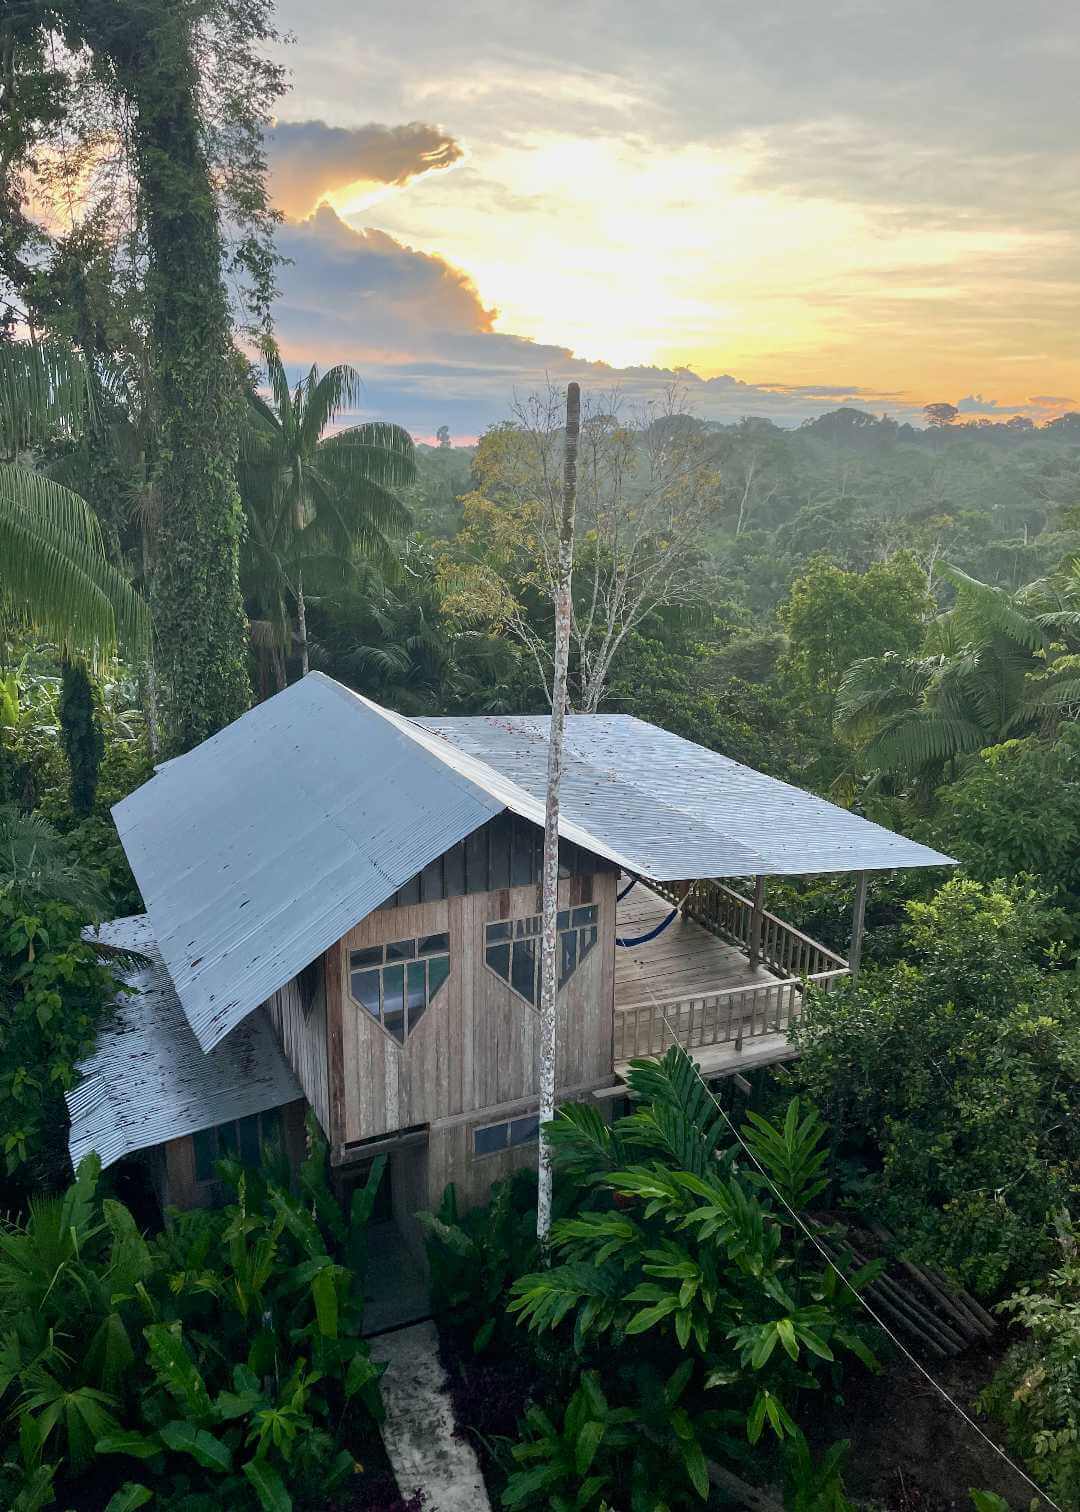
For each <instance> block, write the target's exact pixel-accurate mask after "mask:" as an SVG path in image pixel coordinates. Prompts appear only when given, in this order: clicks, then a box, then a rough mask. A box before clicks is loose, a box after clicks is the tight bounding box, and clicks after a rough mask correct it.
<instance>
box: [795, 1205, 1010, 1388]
mask: <svg viewBox="0 0 1080 1512" xmlns="http://www.w3.org/2000/svg"><path fill="white" fill-rule="evenodd" d="M821 1238H822V1242H823V1243H824V1245H825V1248H826V1249H827V1250H828V1251H829V1253H830V1254H831V1255H832V1258H833V1259H834V1260H835V1261H836V1263H837V1264H838V1265H840V1267H841V1269H844V1268H845V1265H844V1262H845V1261H846V1262H847V1264H848V1266H850V1265H852V1264H853V1265H855V1266H859V1267H861V1266H863V1265H867V1264H869V1262H870V1261H872V1260H877V1259H884V1261H885V1269H884V1270H883V1271H882V1273H881V1275H880V1276H879V1277H878V1278H877V1280H875V1281H872V1282H871V1283H870V1284H869V1285H868V1286H866V1287H864V1288H863V1290H862V1292H861V1295H862V1296H863V1297H865V1298H866V1301H867V1302H868V1303H869V1304H870V1306H871V1307H872V1308H873V1310H874V1311H875V1313H877V1314H878V1316H879V1317H880V1318H881V1320H882V1322H884V1323H885V1324H887V1325H888V1327H889V1328H890V1329H891V1330H892V1332H893V1333H895V1334H896V1335H897V1336H898V1337H899V1338H900V1339H901V1340H902V1341H903V1342H904V1343H905V1344H906V1345H907V1346H908V1348H909V1349H912V1350H914V1351H915V1352H916V1353H919V1354H923V1355H930V1356H932V1357H933V1358H935V1359H939V1360H948V1359H952V1358H953V1357H954V1356H955V1355H958V1354H961V1353H962V1352H963V1351H964V1350H965V1349H968V1348H970V1346H971V1345H973V1344H979V1343H986V1342H987V1341H989V1340H990V1339H992V1338H993V1337H994V1335H995V1333H996V1331H997V1323H996V1321H995V1320H994V1318H993V1317H992V1316H991V1314H990V1313H988V1312H987V1310H986V1308H985V1307H983V1306H982V1304H981V1303H979V1302H977V1301H976V1299H975V1298H974V1297H973V1296H971V1294H970V1293H969V1292H966V1291H965V1290H964V1289H963V1287H958V1286H956V1285H954V1284H953V1283H951V1282H949V1281H946V1280H945V1278H944V1277H943V1276H941V1275H939V1274H938V1273H937V1272H936V1271H934V1270H931V1269H930V1268H929V1267H927V1266H924V1265H916V1264H915V1263H914V1262H913V1261H911V1260H905V1259H903V1258H902V1257H900V1256H898V1255H897V1253H896V1250H897V1247H898V1246H897V1241H896V1238H895V1235H893V1234H890V1233H889V1232H888V1230H887V1229H884V1228H882V1227H881V1226H880V1225H879V1224H870V1225H868V1226H867V1227H865V1228H863V1227H861V1226H859V1225H857V1224H854V1223H849V1222H842V1223H841V1224H839V1225H838V1224H837V1223H836V1222H835V1221H833V1222H831V1223H829V1224H828V1226H827V1229H826V1231H825V1232H823V1233H822V1235H821Z"/></svg>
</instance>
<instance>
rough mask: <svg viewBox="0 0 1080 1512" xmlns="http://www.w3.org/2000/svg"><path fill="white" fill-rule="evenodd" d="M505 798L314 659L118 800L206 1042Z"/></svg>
mask: <svg viewBox="0 0 1080 1512" xmlns="http://www.w3.org/2000/svg"><path fill="white" fill-rule="evenodd" d="M504 806H505V805H504V802H503V800H502V799H500V798H497V797H493V796H492V794H491V793H489V792H487V791H485V790H484V789H483V788H482V787H480V786H478V785H477V784H476V783H475V782H474V781H472V780H470V779H469V778H467V777H465V776H463V775H461V774H460V773H458V772H457V771H455V770H454V767H453V764H452V763H448V762H445V761H436V760H433V759H432V757H431V755H430V753H428V752H427V751H426V749H425V747H424V745H423V744H422V743H421V742H420V740H419V739H417V738H410V736H409V734H408V732H407V730H405V729H403V728H402V727H401V725H400V724H399V723H397V722H395V721H393V720H390V719H388V718H385V717H383V716H382V713H381V711H379V710H377V708H376V706H375V705H372V704H368V703H366V702H365V701H364V700H362V699H360V698H357V696H356V695H355V694H353V693H350V692H349V690H348V689H346V688H343V687H341V686H340V684H338V683H335V682H334V681H333V680H332V679H330V678H327V677H322V676H320V675H319V674H313V675H312V676H309V677H305V678H304V679H303V680H302V681H301V682H298V683H294V684H293V686H292V687H290V688H287V689H286V690H285V691H284V692H283V693H279V694H277V695H276V696H275V697H274V698H271V699H268V700H267V701H266V702H265V703H262V704H259V705H257V706H256V707H255V708H253V709H251V710H249V711H248V713H246V714H244V715H243V716H242V717H241V718H240V719H238V720H236V721H235V722H234V723H233V724H231V725H228V726H227V727H226V728H225V729H224V730H221V731H219V732H218V734H216V735H214V736H212V737H211V739H209V740H207V741H205V742H204V743H203V744H202V745H200V746H197V747H196V748H195V750H193V751H189V752H188V753H187V754H186V755H185V756H183V757H181V758H180V759H179V760H176V761H171V762H168V763H167V764H166V765H165V766H163V767H162V769H161V771H159V772H158V773H157V774H156V775H155V776H153V777H151V779H150V780H149V782H146V783H144V784H143V786H142V787H141V788H138V789H137V790H136V791H135V792H134V793H132V794H131V795H130V796H129V797H127V798H125V799H124V800H123V802H121V803H118V804H117V805H116V807H115V808H114V809H113V817H114V818H115V820H116V827H117V829H118V831H119V833H120V839H121V841H122V843H123V846H124V850H125V852H126V853H127V857H128V861H129V862H130V863H131V869H132V871H133V872H134V873H135V878H136V881H137V882H138V884H139V887H140V889H141V891H142V895H143V898H144V900H145V902H146V907H147V912H148V913H149V915H150V920H151V923H152V925H153V929H154V934H155V935H156V937H157V942H158V948H159V950H160V951H161V955H162V957H163V959H164V961H165V964H166V965H167V966H168V968H169V972H170V974H171V975H172V979H173V983H174V985H175V987H176V991H177V994H178V995H179V998H180V1001H181V1003H182V1005H183V1008H184V1012H185V1013H186V1014H187V1018H188V1022H189V1023H190V1024H191V1027H192V1029H193V1030H194V1031H195V1036H196V1038H197V1039H198V1041H199V1044H200V1045H201V1046H202V1048H203V1049H204V1050H210V1049H212V1048H213V1046H214V1045H216V1044H218V1043H219V1041H220V1040H222V1039H223V1038H224V1036H225V1035H226V1034H228V1033H229V1031H230V1030H231V1029H233V1028H234V1027H235V1026H236V1025H237V1024H238V1023H240V1022H241V1020H242V1019H244V1018H246V1017H247V1015H248V1014H249V1013H250V1012H251V1011H252V1009H254V1008H257V1007H258V1006H259V1004H260V1003H264V1002H265V1001H266V1000H267V998H269V997H270V996H271V994H272V993H274V992H276V991H277V989H278V988H279V987H281V986H283V985H284V983H285V982H287V981H289V980H290V978H292V977H294V976H295V975H296V974H297V972H299V971H301V970H302V969H303V968H304V967H305V966H306V965H307V964H308V963H309V962H310V961H312V960H314V959H315V957H316V956H318V955H320V954H321V953H322V952H323V951H324V950H326V949H327V948H328V947H329V946H331V945H333V944H334V943H335V941H337V940H340V939H341V937H342V936H343V935H344V934H346V933H347V932H348V931H349V930H350V929H351V928H352V927H353V925H354V924H356V923H357V922H358V921H359V920H360V919H362V918H364V917H365V916H366V915H367V914H369V913H370V912H371V911H372V909H374V908H377V907H378V905H379V904H380V903H382V902H383V901H384V900H385V899H386V898H388V897H390V895H391V894H392V893H394V892H396V891H397V889H398V888H399V887H400V886H401V885H402V884H403V883H404V882H407V881H408V880H409V878H410V877H413V876H415V875H416V873H417V872H419V871H420V870H421V869H422V868H423V867H425V866H426V865H427V864H428V863H429V862H430V861H433V860H435V858H436V857H437V856H441V855H442V853H443V852H444V851H445V850H448V849H449V848H450V846H452V845H455V844H456V843H457V842H458V841H459V840H463V839H464V838H465V836H466V835H469V834H471V833H472V832H473V830H475V829H476V828H478V826H479V825H481V824H483V823H484V821H485V820H487V819H489V818H491V817H492V815H493V814H496V813H499V812H500V811H501V810H502V808H503V807H504Z"/></svg>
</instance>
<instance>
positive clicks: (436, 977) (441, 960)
mask: <svg viewBox="0 0 1080 1512" xmlns="http://www.w3.org/2000/svg"><path fill="white" fill-rule="evenodd" d="M449 975H450V957H449V956H435V957H434V958H433V959H432V960H430V961H429V962H428V1002H429V1003H430V1002H431V1000H432V998H433V997H434V996H435V994H436V993H437V992H438V990H439V988H440V987H441V986H442V984H443V983H444V982H445V981H446V979H447V977H448V976H449Z"/></svg>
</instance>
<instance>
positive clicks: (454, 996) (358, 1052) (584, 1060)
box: [341, 871, 617, 1179]
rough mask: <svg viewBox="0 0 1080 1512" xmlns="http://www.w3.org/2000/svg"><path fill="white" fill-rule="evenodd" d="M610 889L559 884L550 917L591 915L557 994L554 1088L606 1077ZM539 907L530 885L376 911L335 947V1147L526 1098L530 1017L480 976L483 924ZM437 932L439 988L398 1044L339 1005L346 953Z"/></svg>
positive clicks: (486, 973) (494, 981) (531, 1077)
mask: <svg viewBox="0 0 1080 1512" xmlns="http://www.w3.org/2000/svg"><path fill="white" fill-rule="evenodd" d="M616 884H617V879H616V875H615V873H614V872H613V871H612V872H600V873H596V874H594V875H587V874H586V875H581V876H575V877H569V878H566V879H564V881H563V882H562V883H560V888H559V902H560V907H571V906H574V905H578V904H582V903H589V902H595V903H597V904H598V906H599V913H598V921H597V922H598V928H599V938H598V940H597V944H596V946H595V948H594V949H593V950H592V952H591V953H590V955H589V956H588V957H587V959H586V960H585V961H584V962H583V963H582V964H581V965H580V966H579V967H578V968H577V970H576V972H575V973H574V975H573V976H572V977H571V978H570V981H569V982H568V983H567V985H566V987H565V988H564V989H563V990H562V992H561V993H560V995H559V1027H558V1056H557V1060H556V1076H557V1080H558V1085H559V1086H560V1087H565V1088H581V1087H585V1086H588V1085H600V1084H602V1083H604V1082H606V1081H607V1080H608V1079H609V1078H610V1075H611V1064H612V1062H611V1051H612V1007H613V1001H612V1000H613V991H614V950H615V945H614V935H615V891H616ZM539 906H540V904H539V898H538V888H537V887H536V886H535V885H530V886H525V887H504V888H499V889H496V890H493V891H491V892H487V893H473V894H469V895H465V896H458V897H452V898H439V899H435V900H432V901H430V902H427V903H417V904H413V905H406V906H402V907H399V908H393V909H379V910H377V911H376V912H375V913H373V914H370V915H369V916H368V918H366V919H364V920H363V921H362V922H361V923H360V924H359V925H357V927H356V928H355V929H354V930H352V931H351V932H350V933H349V934H348V935H347V936H346V937H345V939H344V940H343V941H342V947H343V948H342V952H341V954H342V963H341V970H342V972H343V983H344V987H345V990H344V994H343V1003H342V1022H341V1040H342V1080H343V1095H344V1141H345V1142H347V1143H351V1142H352V1141H354V1140H363V1139H370V1138H373V1137H374V1136H376V1135H380V1134H386V1133H390V1132H391V1131H393V1130H395V1129H404V1128H410V1127H413V1126H415V1125H418V1124H429V1125H432V1126H434V1125H436V1124H437V1123H439V1122H440V1121H442V1120H445V1119H458V1118H460V1117H461V1116H462V1115H465V1114H469V1113H471V1112H474V1111H476V1112H478V1111H480V1110H483V1109H489V1108H495V1107H498V1106H500V1105H505V1104H509V1103H513V1102H515V1101H520V1100H522V1099H526V1098H528V1097H529V1096H535V1094H536V1092H537V1082H536V1069H537V1058H538V1057H537V1035H538V1032H539V1015H538V1013H537V1011H536V1010H535V1009H534V1008H532V1007H531V1006H530V1005H529V1004H528V1003H526V1002H524V1001H523V999H521V998H520V997H518V996H517V994H516V993H514V992H513V991H512V990H511V988H510V986H509V984H507V983H506V982H503V981H502V980H501V978H499V977H498V976H496V974H495V973H494V972H493V971H491V970H490V969H489V968H488V966H487V965H486V963H485V961H484V925H485V923H488V922H490V921H493V920H496V919H506V918H523V917H526V916H528V915H531V914H535V913H537V912H539ZM442 932H447V933H449V935H450V962H451V969H450V976H449V979H448V980H447V982H446V984H445V985H444V987H443V988H442V990H441V991H440V993H439V994H438V996H437V997H436V998H435V1000H434V1002H433V1003H432V1004H431V1006H430V1007H429V1008H428V1010H427V1013H426V1014H425V1016H424V1019H423V1020H422V1022H421V1023H420V1025H419V1026H418V1028H417V1029H416V1030H415V1031H414V1033H413V1034H412V1035H410V1037H409V1039H408V1040H407V1041H406V1043H405V1044H404V1045H403V1046H402V1045H399V1044H398V1043H397V1042H396V1040H394V1039H392V1038H391V1037H390V1036H389V1035H387V1034H386V1033H385V1032H384V1031H383V1030H382V1029H381V1028H380V1026H379V1025H378V1024H376V1023H375V1022H374V1020H372V1019H371V1018H370V1016H369V1015H368V1014H367V1013H366V1012H365V1010H364V1009H363V1008H360V1007H358V1006H357V1005H356V1004H354V1003H353V1001H352V999H351V997H350V996H349V993H348V953H349V951H350V950H352V949H357V948H360V947H362V946H365V945H377V944H382V943H385V942H387V941H390V940H407V939H412V938H413V937H415V936H418V935H424V934H436V933H442ZM455 1137H456V1136H455ZM462 1137H464V1136H462ZM433 1179H434V1178H433Z"/></svg>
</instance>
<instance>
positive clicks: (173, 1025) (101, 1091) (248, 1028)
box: [67, 914, 303, 1166]
mask: <svg viewBox="0 0 1080 1512" xmlns="http://www.w3.org/2000/svg"><path fill="white" fill-rule="evenodd" d="M87 938H89V939H92V940H100V941H101V942H102V943H103V944H107V945H114V946H118V947H120V948H122V949H124V950H137V951H139V952H140V953H141V954H143V955H145V956H147V957H148V963H147V965H145V966H141V967H135V968H132V969H130V970H128V971H125V972H123V973H122V977H123V980H124V981H125V982H126V983H127V984H128V986H129V987H132V988H134V989H135V994H134V995H132V994H128V993H121V994H120V995H119V996H118V998H117V1000H116V1005H115V1007H114V1009H113V1011H112V1013H111V1015H110V1017H109V1018H108V1019H107V1021H106V1022H105V1024H104V1025H103V1026H102V1028H101V1031H100V1033H99V1036H98V1043H97V1048H96V1049H95V1051H94V1053H93V1055H91V1056H89V1057H88V1059H86V1060H85V1061H83V1062H82V1063H81V1064H80V1066H79V1068H78V1069H79V1070H80V1071H81V1072H82V1080H81V1081H80V1082H79V1084H78V1085H77V1086H76V1087H74V1088H72V1090H71V1091H70V1092H68V1093H67V1104H68V1111H69V1113H70V1114H71V1134H70V1137H69V1141H68V1148H69V1149H70V1151H71V1159H72V1163H73V1164H74V1165H76V1166H77V1165H78V1164H79V1161H80V1160H81V1159H82V1158H83V1156H84V1155H85V1154H87V1153H88V1152H89V1151H90V1150H96V1151H97V1153H98V1155H99V1156H100V1157H101V1163H102V1165H103V1166H108V1165H112V1163H113V1162H114V1161H116V1160H119V1159H120V1158H121V1156H123V1155H131V1154H134V1152H135V1151H136V1150H146V1149H150V1148H151V1147H152V1146H154V1145H158V1144H162V1143H163V1142H164V1141H165V1140H167V1139H177V1138H179V1137H180V1136H181V1135H183V1134H195V1133H197V1132H198V1131H199V1130H200V1129H209V1128H212V1127H213V1126H214V1125H215V1124H219V1123H225V1122H227V1121H228V1120H230V1119H234V1118H246V1117H247V1116H248V1115H249V1114H251V1113H264V1112H266V1111H267V1109H269V1108H278V1107H281V1106H282V1104H283V1103H288V1102H292V1101H293V1100H294V1099H295V1098H298V1097H302V1096H303V1093H302V1092H301V1090H300V1086H299V1084H298V1083H297V1081H296V1078H295V1077H294V1076H293V1073H292V1071H291V1070H290V1069H289V1067H288V1065H287V1064H286V1062H285V1057H284V1056H283V1055H282V1053H281V1049H280V1047H279V1046H278V1042H277V1039H276V1037H275V1035H274V1031H273V1029H272V1028H271V1026H270V1024H269V1022H268V1021H267V1019H266V1018H265V1017H264V1016H263V1014H262V1013H256V1014H253V1015H252V1016H251V1017H250V1018H249V1019H248V1021H247V1023H245V1024H242V1025H241V1026H240V1027H239V1028H238V1029H236V1030H235V1031H234V1032H233V1033H232V1034H230V1035H229V1037H228V1039H227V1040H226V1041H225V1042H224V1044H221V1045H219V1046H218V1047H217V1049H216V1050H212V1051H211V1052H210V1054H209V1055H206V1054H204V1053H203V1051H202V1050H201V1049H200V1047H199V1043H198V1041H197V1040H196V1038H195V1036H194V1034H193V1033H192V1032H191V1029H190V1027H189V1025H188V1022H187V1019H186V1018H185V1017H184V1012H183V1009H182V1008H181V1007H180V1001H179V999H178V998H177V996H176V992H175V990H174V989H173V985H172V981H171V979H170V977H169V973H168V971H167V970H166V967H165V964H164V962H163V961H162V959H161V956H160V955H159V953H158V950H157V947H156V944H155V942H154V935H153V930H152V928H151V926H150V921H149V919H148V918H147V916H146V915H145V914H136V915H134V916H132V917H131V918H126V919H113V920H112V921H111V922H110V923H108V924H103V925H101V927H100V928H99V929H98V930H97V931H96V932H95V931H87Z"/></svg>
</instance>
